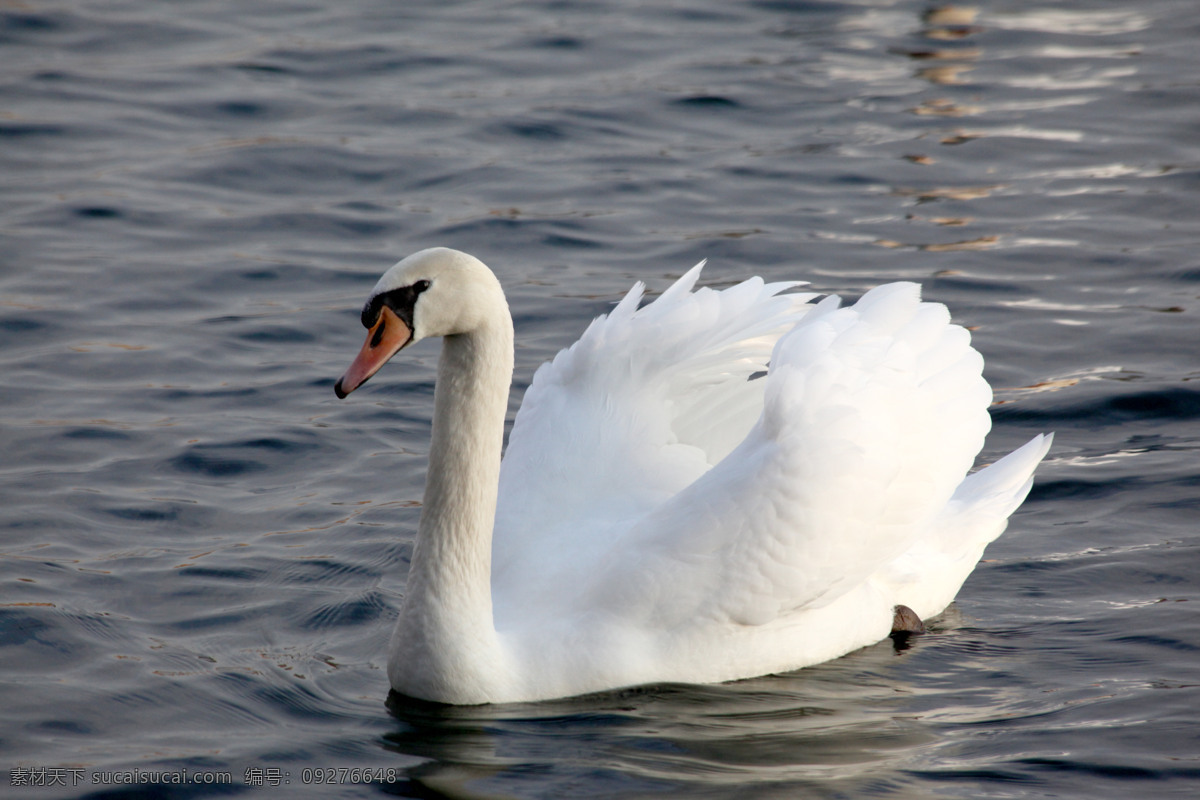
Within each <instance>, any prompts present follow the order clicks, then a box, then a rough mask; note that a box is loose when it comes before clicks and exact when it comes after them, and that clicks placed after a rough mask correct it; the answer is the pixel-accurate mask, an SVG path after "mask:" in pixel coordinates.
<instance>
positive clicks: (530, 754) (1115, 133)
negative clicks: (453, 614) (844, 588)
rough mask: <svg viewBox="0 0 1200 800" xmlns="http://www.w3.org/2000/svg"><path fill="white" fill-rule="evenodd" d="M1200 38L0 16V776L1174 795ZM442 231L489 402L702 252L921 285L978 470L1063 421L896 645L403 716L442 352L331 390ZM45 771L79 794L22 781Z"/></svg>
mask: <svg viewBox="0 0 1200 800" xmlns="http://www.w3.org/2000/svg"><path fill="white" fill-rule="evenodd" d="M1198 43H1200V7H1198V6H1197V5H1196V4H1195V3H1194V2H1192V0H1147V1H1146V2H1138V3H1131V2H1106V1H1105V0H1082V2H1077V3H1070V4H1068V3H1057V2H1051V1H1050V0H1042V2H1033V1H1032V0H1009V1H1007V2H982V3H979V4H978V5H977V6H976V7H973V8H967V7H944V6H943V7H938V6H934V5H930V4H926V3H923V2H916V1H915V0H894V1H892V2H888V1H887V0H878V1H877V2H870V1H868V0H847V1H845V2H787V1H786V0H779V1H778V2H771V1H768V0H764V1H762V2H750V3H736V4H735V3H724V2H690V3H689V2H655V3H651V2H645V3H642V2H634V0H610V1H601V2H592V3H578V4H574V3H562V2H550V1H549V0H546V1H545V2H501V3H492V4H483V3H458V2H446V1H445V0H443V1H441V2H403V3H401V2H384V0H375V1H374V2H347V3H328V2H322V3H317V2H304V0H288V1H287V2H271V3H236V2H231V0H194V1H188V2H149V1H147V0H143V1H142V2H93V3H73V2H63V1H61V0H59V1H45V2H44V1H43V0H14V1H13V2H3V3H0V237H2V240H0V374H2V375H3V380H0V722H2V723H3V724H2V725H0V785H3V786H5V792H6V793H7V794H8V795H9V796H22V797H23V796H29V797H38V798H51V797H81V796H91V797H109V798H111V797H180V798H183V797H189V798H190V797H204V796H211V795H222V794H236V795H242V796H273V795H274V796H282V797H370V796H378V795H381V794H394V795H401V796H411V797H442V796H448V797H465V796H470V797H501V796H503V797H547V798H563V797H642V796H649V795H658V794H668V795H670V794H674V795H678V796H685V797H689V798H696V797H732V796H735V795H736V796H737V797H749V798H762V797H770V798H774V797H854V798H860V797H889V798H892V797H895V798H926V797H970V798H987V797H1006V798H1008V797H1080V798H1084V797H1086V798H1122V799H1124V798H1129V797H1138V798H1152V797H1154V798H1157V797H1194V796H1196V795H1197V794H1200V726H1198V719H1197V718H1198V717H1200V688H1198V687H1200V615H1198V612H1200V605H1198V603H1197V600H1198V599H1200V598H1198V595H1197V576H1198V575H1200V536H1198V535H1197V522H1196V520H1197V512H1198V509H1200V502H1198V492H1200V463H1198V462H1197V449H1198V447H1200V391H1198V390H1197V387H1196V385H1195V384H1194V383H1193V380H1194V379H1195V378H1197V377H1200V369H1198V368H1197V365H1196V352H1197V343H1198V334H1200V325H1198V324H1197V314H1198V305H1200V304H1198V301H1197V295H1198V294H1200V255H1198V254H1197V253H1198V245H1200V224H1198V221H1197V220H1198V213H1197V209H1198V207H1200V191H1198V190H1200V46H1198ZM435 244H444V245H449V246H453V247H457V248H460V249H464V250H467V251H469V252H472V253H474V254H476V255H478V256H480V257H481V258H483V259H484V260H485V261H486V262H488V263H489V264H490V265H491V266H492V267H493V268H494V269H495V270H496V271H497V273H498V274H499V275H500V277H501V279H502V280H503V282H504V283H505V285H506V288H507V291H508V293H509V298H510V301H511V302H512V304H513V307H514V312H515V317H516V325H517V336H518V347H519V349H518V353H517V377H516V380H517V389H518V391H516V392H514V400H513V404H514V408H515V407H516V404H517V403H518V402H519V397H520V392H519V390H520V389H522V388H524V386H525V385H526V384H527V382H528V380H529V378H530V376H531V374H532V371H533V369H534V368H535V367H536V365H537V364H538V363H540V362H541V361H542V360H544V359H546V358H547V357H549V356H550V355H552V354H553V352H554V351H555V350H556V349H558V348H560V347H562V346H565V345H567V344H569V343H570V342H571V341H573V340H574V338H575V337H576V336H577V335H578V334H579V332H580V331H581V330H582V329H583V327H584V326H585V324H586V322H587V321H588V320H589V319H591V318H592V317H593V316H595V315H597V314H599V313H603V312H604V311H605V310H606V309H607V308H609V306H610V304H611V303H612V302H613V301H614V300H615V299H617V298H618V297H619V295H620V294H621V293H622V292H623V291H624V290H625V289H626V288H627V287H628V286H629V285H630V284H631V283H632V282H633V281H634V280H638V279H641V280H645V281H647V282H648V284H649V285H650V288H651V289H652V290H653V291H658V290H661V289H662V288H664V287H665V286H666V285H668V282H669V281H670V280H672V278H674V277H675V276H677V275H678V274H679V273H681V272H682V271H683V270H685V269H686V268H688V267H690V266H691V265H692V264H693V263H695V262H696V261H698V260H699V259H701V258H708V259H709V262H710V266H709V267H708V269H707V271H706V273H705V281H706V282H708V283H710V284H715V285H721V284H727V283H729V282H732V281H735V280H737V279H739V278H741V277H744V276H747V275H749V274H762V275H764V276H766V277H768V278H772V279H780V278H790V277H799V278H805V279H807V280H809V281H811V282H812V284H813V286H814V287H815V288H816V289H818V290H820V291H823V292H839V293H842V294H844V295H846V296H848V297H853V296H855V295H857V294H859V293H861V292H862V291H864V290H865V289H867V288H868V287H870V286H873V285H876V284H878V283H881V282H885V281H890V280H895V279H900V278H903V279H912V280H918V281H920V282H921V283H922V284H924V286H925V292H926V295H927V296H928V297H930V298H932V299H936V300H939V301H943V302H946V303H947V304H949V306H950V307H951V309H952V311H953V313H954V315H955V318H956V319H957V320H959V321H960V322H962V323H963V324H966V325H968V326H971V327H972V328H973V329H975V331H976V333H975V341H976V344H977V346H978V348H979V349H980V350H981V351H982V352H983V353H984V355H985V357H986V358H987V364H988V366H987V375H988V377H989V379H990V380H991V381H992V383H993V385H994V386H996V387H997V389H998V392H997V400H998V401H1000V402H999V404H998V405H996V406H995V408H994V419H995V428H994V431H993V433H992V435H991V437H990V439H989V441H988V444H987V447H986V449H985V452H984V454H983V457H984V458H985V459H988V458H994V457H995V456H997V455H998V454H1001V453H1003V452H1005V451H1007V450H1009V449H1011V448H1013V447H1015V446H1016V445H1018V444H1019V443H1021V442H1023V441H1025V440H1027V439H1028V438H1029V437H1030V436H1032V435H1033V434H1035V433H1037V432H1041V431H1049V430H1053V431H1056V432H1057V439H1056V440H1055V447H1054V450H1053V451H1052V453H1051V457H1050V459H1049V460H1048V462H1047V463H1046V464H1045V465H1044V466H1043V467H1042V469H1041V471H1040V473H1039V474H1040V480H1039V483H1038V485H1037V486H1036V487H1035V489H1034V491H1033V494H1032V495H1031V497H1030V499H1029V501H1028V503H1027V504H1026V505H1025V506H1024V508H1023V509H1022V510H1021V511H1020V512H1019V513H1018V514H1017V515H1016V516H1015V517H1014V519H1013V521H1012V525H1011V526H1010V529H1009V532H1008V533H1007V534H1006V535H1005V536H1004V537H1003V538H1002V539H1001V540H999V541H998V542H997V543H996V544H995V545H993V546H992V547H991V548H990V549H989V551H988V553H987V556H986V559H987V560H986V562H985V563H984V564H982V565H981V566H980V568H979V569H978V571H977V572H976V573H975V575H974V576H973V577H972V578H971V579H970V580H969V581H968V582H967V584H966V586H965V588H964V589H963V591H962V593H961V595H960V597H959V600H958V602H957V604H956V605H955V606H953V607H952V608H951V610H950V612H948V613H947V614H946V615H945V616H944V617H943V618H942V619H941V620H939V621H938V622H937V623H936V625H935V626H934V630H933V632H932V633H930V634H928V635H926V636H924V637H920V638H919V639H918V640H917V641H916V642H915V643H914V644H913V645H912V646H911V647H910V648H909V649H907V650H904V651H901V652H896V651H894V650H893V648H892V647H891V645H890V644H888V643H886V642H885V643H882V644H880V645H878V646H875V647H870V648H867V649H865V650H862V651H859V652H856V653H854V654H851V655H849V656H847V657H845V658H842V659H840V660H837V661H835V662H832V663H828V664H825V665H821V666H817V667H813V668H809V669H805V670H802V671H799V672H797V673H794V674H789V675H782V676H774V677H767V678H761V679H756V680H750V681H744V682H740V683H734V684H728V685H722V686H707V687H693V686H662V687H649V688H642V689H636V690H630V691H624V692H617V693H612V694H608V695H603V696H600V697H592V698H583V699H576V700H569V701H562V702H552V703H542V704H533V705H519V706H501V707H481V708H466V709H443V708H437V707H430V706H423V705H416V704H412V703H407V702H405V701H403V700H399V699H395V698H394V699H393V701H392V702H391V703H390V704H387V705H385V698H386V696H387V680H386V676H385V673H384V663H385V658H386V654H385V650H386V642H387V638H388V635H389V633H390V624H391V620H392V618H393V615H394V613H395V610H396V607H397V604H398V601H399V598H400V596H401V593H402V591H403V588H404V576H405V571H406V564H407V561H406V559H407V557H408V554H409V553H410V551H411V547H412V535H413V531H414V528H415V524H416V519H417V514H418V511H419V509H418V508H417V507H416V503H417V501H418V500H419V498H420V493H421V486H422V480H423V471H424V461H425V452H426V447H427V436H428V429H429V417H430V412H431V399H432V377H433V365H434V361H435V358H436V354H437V349H436V346H435V345H433V344H432V343H427V344H425V345H422V346H420V347H418V348H415V350H414V352H413V353H411V354H410V355H409V356H408V357H406V358H405V359H404V360H403V361H402V362H400V363H398V364H395V365H392V366H391V368H390V369H388V370H387V372H386V373H385V374H383V375H381V376H380V377H378V378H376V380H375V381H372V383H371V384H370V385H369V386H368V387H367V388H366V389H364V390H363V391H361V392H359V393H358V394H356V395H354V396H353V397H352V398H351V399H349V400H347V401H344V402H338V401H337V400H335V399H334V396H333V392H332V385H333V381H334V379H335V378H336V377H337V376H338V375H339V374H340V373H341V371H342V369H343V368H344V367H345V365H346V364H347V363H348V361H349V359H350V358H351V357H352V356H353V354H354V353H355V352H356V350H357V348H358V346H359V344H360V340H361V328H360V327H359V325H358V321H357V313H358V307H359V305H360V303H361V302H362V299H363V297H364V294H365V292H366V291H367V290H368V289H369V288H370V286H371V285H372V284H373V282H374V281H375V279H376V277H377V276H378V274H379V273H380V272H382V271H383V269H385V268H386V267H388V266H389V265H390V264H392V263H393V262H394V261H395V260H397V259H399V258H400V257H402V256H404V255H406V254H407V253H409V252H412V251H414V250H416V249H420V248H422V247H426V246H430V245H435ZM43 767H48V768H54V769H58V770H66V769H75V770H78V771H77V772H74V773H62V772H59V773H49V774H50V775H54V774H58V775H60V776H62V777H65V778H66V782H67V783H68V786H66V787H61V786H59V787H30V788H24V789H21V788H9V787H8V786H7V783H9V782H14V781H15V782H20V781H23V780H28V779H29V775H30V773H29V772H26V771H21V770H33V769H37V768H43ZM330 767H360V768H363V767H365V768H370V769H372V770H393V771H394V774H387V773H384V775H383V777H384V778H385V780H383V781H375V782H372V783H370V784H365V785H359V784H354V783H347V782H346V781H348V780H349V777H348V776H347V777H342V778H337V777H335V778H334V779H335V780H336V781H340V785H337V786H333V787H330V786H326V785H318V784H316V783H314V781H315V780H316V778H317V777H319V776H317V775H316V774H314V773H304V770H305V769H306V768H307V769H310V770H311V769H313V768H330ZM128 769H144V770H154V769H157V770H180V769H186V770H188V771H189V772H190V773H203V772H204V771H207V770H212V771H227V772H229V773H230V774H231V775H232V776H233V779H234V783H233V784H232V785H228V784H226V785H221V786H215V787H205V786H196V785H191V786H165V785H158V786H142V787H129V786H120V785H117V784H115V783H113V782H112V776H109V777H108V778H105V776H104V775H103V773H104V772H106V771H107V772H111V771H113V770H128ZM247 770H262V772H250V773H248V772H247ZM267 770H278V772H273V773H271V772H265V771H267ZM34 774H37V773H34ZM41 774H42V775H43V778H45V777H46V776H47V773H41ZM264 776H266V778H267V779H268V781H270V779H271V778H272V777H274V778H279V779H280V780H281V781H282V780H287V781H289V783H288V784H287V785H281V786H280V787H279V788H276V789H270V788H266V787H263V788H259V787H253V786H247V785H246V780H247V778H250V779H251V782H253V780H254V778H255V777H264ZM73 777H75V778H78V779H79V784H78V785H77V786H70V785H69V784H70V783H71V782H72V778H73ZM387 778H394V780H387Z"/></svg>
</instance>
